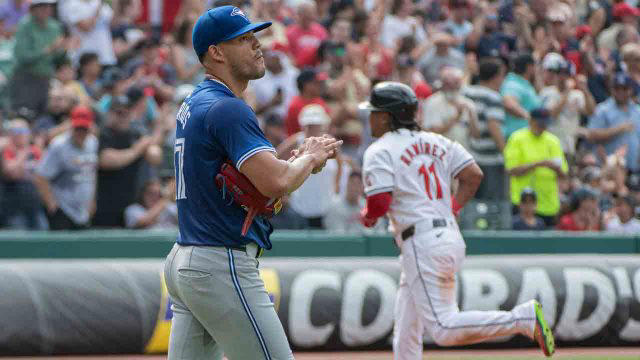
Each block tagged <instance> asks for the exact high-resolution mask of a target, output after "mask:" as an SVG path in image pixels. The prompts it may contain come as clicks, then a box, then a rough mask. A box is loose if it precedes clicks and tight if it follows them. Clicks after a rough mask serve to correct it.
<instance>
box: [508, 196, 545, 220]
mask: <svg viewBox="0 0 640 360" xmlns="http://www.w3.org/2000/svg"><path fill="white" fill-rule="evenodd" d="M537 207H538V197H537V195H536V192H535V191H533V189H531V188H524V189H522V192H521V193H520V205H519V206H518V209H519V211H518V214H517V215H516V216H515V217H514V218H513V223H512V224H513V225H512V227H511V229H513V230H544V229H546V227H547V226H546V225H545V223H544V220H542V218H540V217H539V216H537V215H536V210H537Z"/></svg>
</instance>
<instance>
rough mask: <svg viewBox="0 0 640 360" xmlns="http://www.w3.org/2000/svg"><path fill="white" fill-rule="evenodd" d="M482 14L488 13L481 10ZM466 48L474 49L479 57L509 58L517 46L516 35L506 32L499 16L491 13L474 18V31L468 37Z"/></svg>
mask: <svg viewBox="0 0 640 360" xmlns="http://www.w3.org/2000/svg"><path fill="white" fill-rule="evenodd" d="M480 14H483V15H484V14H486V13H485V12H484V11H481V12H480ZM465 48H466V49H473V50H475V52H476V53H477V54H478V58H479V59H481V58H483V57H500V58H503V59H507V58H509V54H510V53H511V52H512V51H514V50H515V48H516V37H515V36H513V35H509V34H506V33H505V32H503V31H502V30H501V29H500V23H499V21H498V16H497V15H495V14H492V13H489V14H487V15H485V16H479V17H477V18H476V20H474V24H473V31H472V32H471V33H470V34H469V36H468V37H467V41H466V44H465Z"/></svg>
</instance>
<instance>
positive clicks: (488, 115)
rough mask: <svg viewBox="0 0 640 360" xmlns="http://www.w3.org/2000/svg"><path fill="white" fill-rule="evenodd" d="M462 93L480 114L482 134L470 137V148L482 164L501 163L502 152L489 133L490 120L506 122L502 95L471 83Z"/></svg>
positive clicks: (479, 120)
mask: <svg viewBox="0 0 640 360" xmlns="http://www.w3.org/2000/svg"><path fill="white" fill-rule="evenodd" d="M462 94H463V95H464V96H466V97H467V98H469V99H471V100H472V101H473V103H474V104H475V106H476V111H477V114H478V131H479V132H480V136H479V137H477V138H470V141H469V148H470V150H471V151H472V152H473V154H474V157H476V159H477V160H478V163H480V164H487V165H488V164H500V163H502V162H503V159H502V154H501V152H500V150H499V149H498V146H497V144H496V142H495V141H494V140H493V138H492V137H491V133H489V120H490V119H493V120H497V121H499V122H500V125H501V126H502V124H503V123H504V118H505V112H504V106H503V105H502V95H500V93H499V92H497V91H495V90H492V89H489V88H488V87H485V86H482V85H471V86H467V87H466V88H464V90H463V91H462Z"/></svg>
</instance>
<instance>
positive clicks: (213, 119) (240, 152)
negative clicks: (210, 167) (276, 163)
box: [205, 98, 275, 170]
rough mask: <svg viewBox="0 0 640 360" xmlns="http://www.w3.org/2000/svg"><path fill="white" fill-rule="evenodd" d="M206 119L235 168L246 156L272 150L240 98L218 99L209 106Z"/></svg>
mask: <svg viewBox="0 0 640 360" xmlns="http://www.w3.org/2000/svg"><path fill="white" fill-rule="evenodd" d="M205 121H206V127H207V130H208V131H209V134H210V135H211V136H212V137H213V138H214V139H216V140H217V141H218V143H219V144H221V145H222V147H223V148H224V150H225V151H226V153H227V157H228V158H229V160H231V162H232V163H233V165H234V166H235V168H236V169H238V170H240V167H241V166H242V164H243V163H244V162H245V161H246V160H247V159H248V158H250V157H251V156H253V155H255V154H257V153H259V152H261V151H271V152H274V153H275V149H274V148H273V145H271V143H270V142H269V140H267V139H266V138H265V136H264V133H263V132H262V130H260V127H259V126H258V119H256V115H255V114H254V113H253V111H252V110H251V108H250V107H249V106H248V105H247V104H245V103H244V102H243V101H242V100H240V99H236V98H229V99H224V100H221V101H219V102H218V103H216V104H215V105H213V106H212V107H211V109H209V112H208V114H207V116H206V119H205Z"/></svg>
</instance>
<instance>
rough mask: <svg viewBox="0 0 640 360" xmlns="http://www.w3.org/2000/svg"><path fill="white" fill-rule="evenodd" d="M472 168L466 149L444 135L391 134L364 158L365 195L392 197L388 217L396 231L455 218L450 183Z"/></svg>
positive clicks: (365, 154)
mask: <svg viewBox="0 0 640 360" xmlns="http://www.w3.org/2000/svg"><path fill="white" fill-rule="evenodd" d="M472 163H474V159H473V157H472V156H471V154H469V152H468V151H467V150H465V149H464V147H462V145H460V144H459V143H457V142H453V141H451V140H449V139H447V138H445V137H444V136H441V135H438V134H434V133H431V132H426V131H410V130H407V129H400V130H398V131H390V132H387V133H386V134H384V135H383V136H382V137H381V138H380V139H378V140H377V141H376V142H374V143H373V144H371V146H370V147H369V148H368V149H367V150H366V151H365V153H364V164H363V181H364V186H365V188H364V191H365V194H366V195H367V196H371V195H375V194H380V193H383V192H392V196H393V201H392V202H391V206H390V208H389V218H390V220H391V226H392V229H393V231H395V232H400V231H402V230H404V229H405V228H407V227H408V226H410V225H412V224H415V223H418V222H420V221H421V220H425V219H430V218H446V219H451V218H453V213H452V211H451V184H452V183H453V180H454V178H455V176H456V175H458V173H459V172H460V171H461V170H462V169H464V168H465V167H467V166H468V165H470V164H472Z"/></svg>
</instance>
